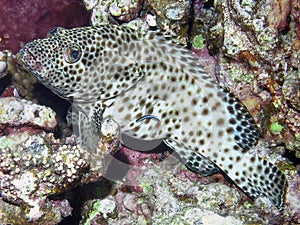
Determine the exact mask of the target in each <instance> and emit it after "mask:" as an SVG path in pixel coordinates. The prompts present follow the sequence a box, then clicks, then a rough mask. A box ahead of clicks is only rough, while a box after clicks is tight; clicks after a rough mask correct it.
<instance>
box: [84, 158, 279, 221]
mask: <svg viewBox="0 0 300 225" xmlns="http://www.w3.org/2000/svg"><path fill="white" fill-rule="evenodd" d="M151 161H152V164H149V163H148V166H144V167H142V166H140V167H135V168H131V169H130V170H129V171H128V174H127V176H126V180H125V183H122V184H118V185H116V187H115V188H116V189H117V191H116V193H114V194H113V195H111V194H110V195H108V196H107V197H105V198H103V199H94V200H91V201H89V202H86V203H85V206H84V207H83V211H82V216H83V219H82V221H81V223H80V224H82V225H83V224H129V223H132V222H133V221H135V224H198V223H199V224H283V223H284V217H283V215H281V214H279V213H278V211H277V210H276V209H275V208H274V207H270V205H269V203H264V202H263V201H261V200H257V201H256V202H255V203H254V205H253V203H252V202H251V200H249V199H248V201H247V197H246V196H245V195H244V194H242V193H241V192H239V191H238V190H237V189H235V188H230V187H229V186H228V185H225V184H223V183H219V182H218V181H220V180H219V176H213V177H211V178H203V177H200V176H197V175H195V174H194V173H191V172H189V171H187V170H186V169H182V168H181V165H180V163H179V161H178V160H177V159H176V158H175V157H174V156H173V155H172V156H170V157H168V159H167V160H164V161H163V162H161V163H159V164H157V163H155V161H153V160H151ZM132 174H134V175H132Z"/></svg>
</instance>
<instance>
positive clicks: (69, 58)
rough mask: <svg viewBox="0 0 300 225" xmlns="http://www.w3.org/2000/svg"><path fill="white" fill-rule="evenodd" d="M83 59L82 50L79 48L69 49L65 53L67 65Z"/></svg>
mask: <svg viewBox="0 0 300 225" xmlns="http://www.w3.org/2000/svg"><path fill="white" fill-rule="evenodd" d="M80 57H81V49H80V48H79V47H74V46H72V47H68V48H66V49H65V51H64V59H65V61H66V62H67V63H75V62H77V61H78V60H79V59H80Z"/></svg>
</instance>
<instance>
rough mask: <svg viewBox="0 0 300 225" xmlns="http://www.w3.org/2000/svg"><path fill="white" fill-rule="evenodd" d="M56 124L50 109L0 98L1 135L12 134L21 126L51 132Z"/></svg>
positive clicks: (13, 98)
mask: <svg viewBox="0 0 300 225" xmlns="http://www.w3.org/2000/svg"><path fill="white" fill-rule="evenodd" d="M56 124H57V123H56V119H55V113H54V111H53V110H51V109H50V108H47V107H44V106H40V105H37V104H34V103H31V102H28V101H26V100H23V99H18V98H15V97H7V98H0V130H1V132H2V133H5V134H8V133H11V132H14V131H15V130H16V129H17V127H21V126H22V127H25V126H28V127H36V128H38V127H39V128H41V129H44V130H53V129H54V128H55V127H56Z"/></svg>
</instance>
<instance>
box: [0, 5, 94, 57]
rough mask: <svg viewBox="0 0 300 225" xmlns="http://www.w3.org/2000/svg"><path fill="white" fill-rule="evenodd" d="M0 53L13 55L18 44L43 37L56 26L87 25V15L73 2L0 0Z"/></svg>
mask: <svg viewBox="0 0 300 225" xmlns="http://www.w3.org/2000/svg"><path fill="white" fill-rule="evenodd" d="M1 9H2V10H1V15H0V21H1V26H0V34H1V35H0V50H4V49H9V50H11V51H12V52H13V53H16V52H17V51H18V50H19V48H20V43H22V42H29V41H31V40H33V39H36V38H42V37H45V36H46V34H47V33H48V32H49V30H50V29H52V28H53V27H57V26H62V27H74V26H83V25H86V24H87V23H88V17H89V14H88V13H86V12H85V11H84V8H83V7H81V6H80V2H79V1H76V0H39V1H36V0H32V1H31V0H29V1H20V2H15V1H10V0H3V1H1Z"/></svg>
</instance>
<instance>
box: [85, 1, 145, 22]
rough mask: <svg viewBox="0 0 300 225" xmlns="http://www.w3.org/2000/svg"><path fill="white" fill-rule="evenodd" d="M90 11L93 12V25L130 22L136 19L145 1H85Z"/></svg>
mask: <svg viewBox="0 0 300 225" xmlns="http://www.w3.org/2000/svg"><path fill="white" fill-rule="evenodd" d="M83 2H84V5H85V7H86V8H87V9H88V10H92V16H91V24H93V25H97V24H99V23H103V22H105V23H107V22H108V21H110V20H112V21H116V20H117V21H122V22H129V21H131V20H133V19H136V18H137V17H138V16H139V14H140V11H141V8H142V6H143V4H142V3H143V1H141V0H135V1H128V0H121V1H115V0H109V1H100V2H98V3H97V2H96V1H83Z"/></svg>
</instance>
